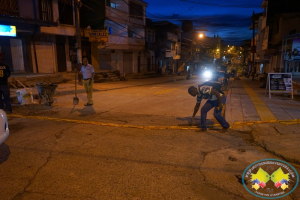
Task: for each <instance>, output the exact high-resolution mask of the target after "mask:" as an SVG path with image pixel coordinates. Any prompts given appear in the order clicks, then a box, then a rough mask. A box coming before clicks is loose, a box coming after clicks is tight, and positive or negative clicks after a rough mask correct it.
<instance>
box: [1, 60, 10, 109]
mask: <svg viewBox="0 0 300 200" xmlns="http://www.w3.org/2000/svg"><path fill="white" fill-rule="evenodd" d="M10 75H11V72H10V69H9V67H8V66H7V65H5V64H3V63H0V109H4V110H5V111H6V113H7V114H10V113H12V108H11V104H10V90H9V85H8V81H7V80H8V77H10ZM2 97H3V99H4V101H3V99H2ZM4 104H5V108H4Z"/></svg>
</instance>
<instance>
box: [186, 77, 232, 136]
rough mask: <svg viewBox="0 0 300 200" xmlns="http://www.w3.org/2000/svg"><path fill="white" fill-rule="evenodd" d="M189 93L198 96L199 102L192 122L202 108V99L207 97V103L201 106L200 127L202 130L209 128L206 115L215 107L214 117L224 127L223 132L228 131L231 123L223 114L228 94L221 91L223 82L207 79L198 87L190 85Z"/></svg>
mask: <svg viewBox="0 0 300 200" xmlns="http://www.w3.org/2000/svg"><path fill="white" fill-rule="evenodd" d="M188 93H189V94H190V95H192V96H193V97H195V96H197V102H196V105H195V108H194V113H193V116H192V124H193V123H194V119H195V115H196V114H197V112H198V110H199V108H200V104H201V101H202V99H207V101H206V103H205V104H204V105H203V107H202V108H201V123H200V127H201V129H202V131H206V130H207V126H206V116H207V113H208V111H210V110H211V109H212V108H215V109H214V117H215V118H216V120H217V121H218V122H219V123H220V124H221V126H222V127H223V129H222V130H221V132H226V131H227V129H228V128H229V124H228V122H227V121H226V120H225V119H224V117H223V116H222V115H221V113H222V109H223V107H224V105H225V103H226V96H225V94H224V93H223V92H222V91H221V84H220V83H218V82H213V81H206V82H204V83H203V84H202V85H199V86H198V88H196V87H194V86H191V87H189V89H188Z"/></svg>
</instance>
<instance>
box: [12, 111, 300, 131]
mask: <svg viewBox="0 0 300 200" xmlns="http://www.w3.org/2000/svg"><path fill="white" fill-rule="evenodd" d="M7 116H8V117H14V118H24V119H38V120H48V121H56V122H69V123H77V124H90V125H98V126H111V127H120V128H138V129H144V130H166V129H177V130H198V129H199V128H198V127H197V126H137V125H125V124H113V123H103V122H96V121H86V120H76V119H63V118H54V117H42V116H29V115H26V116H25V115H16V114H8V115H7ZM262 123H281V124H285V125H291V124H300V119H294V120H274V121H272V122H270V121H249V122H234V123H230V129H232V128H238V127H243V126H249V125H253V124H262ZM213 127H218V128H220V127H221V126H220V124H214V125H211V126H208V128H209V129H210V128H213Z"/></svg>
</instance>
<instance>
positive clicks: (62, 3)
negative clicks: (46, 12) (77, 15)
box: [58, 0, 74, 25]
mask: <svg viewBox="0 0 300 200" xmlns="http://www.w3.org/2000/svg"><path fill="white" fill-rule="evenodd" d="M58 11H59V23H61V24H68V25H73V24H74V22H73V6H72V0H58Z"/></svg>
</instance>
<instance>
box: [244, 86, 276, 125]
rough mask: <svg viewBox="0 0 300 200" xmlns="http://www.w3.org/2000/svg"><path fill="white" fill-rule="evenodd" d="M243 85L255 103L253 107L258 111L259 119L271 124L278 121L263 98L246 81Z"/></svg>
mask: <svg viewBox="0 0 300 200" xmlns="http://www.w3.org/2000/svg"><path fill="white" fill-rule="evenodd" d="M242 83H243V86H244V88H245V89H246V91H247V93H248V95H249V97H250V99H251V101H252V102H253V105H254V107H255V109H256V112H257V114H258V116H259V118H260V119H261V120H262V121H269V122H273V121H274V122H275V121H277V119H276V117H275V116H274V115H273V113H272V112H271V110H270V109H269V108H268V106H267V105H266V104H265V102H263V100H261V98H260V97H259V96H258V95H257V94H256V93H255V92H254V91H253V90H252V89H251V88H250V87H249V86H248V85H247V84H246V83H245V82H244V81H243V82H242Z"/></svg>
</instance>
